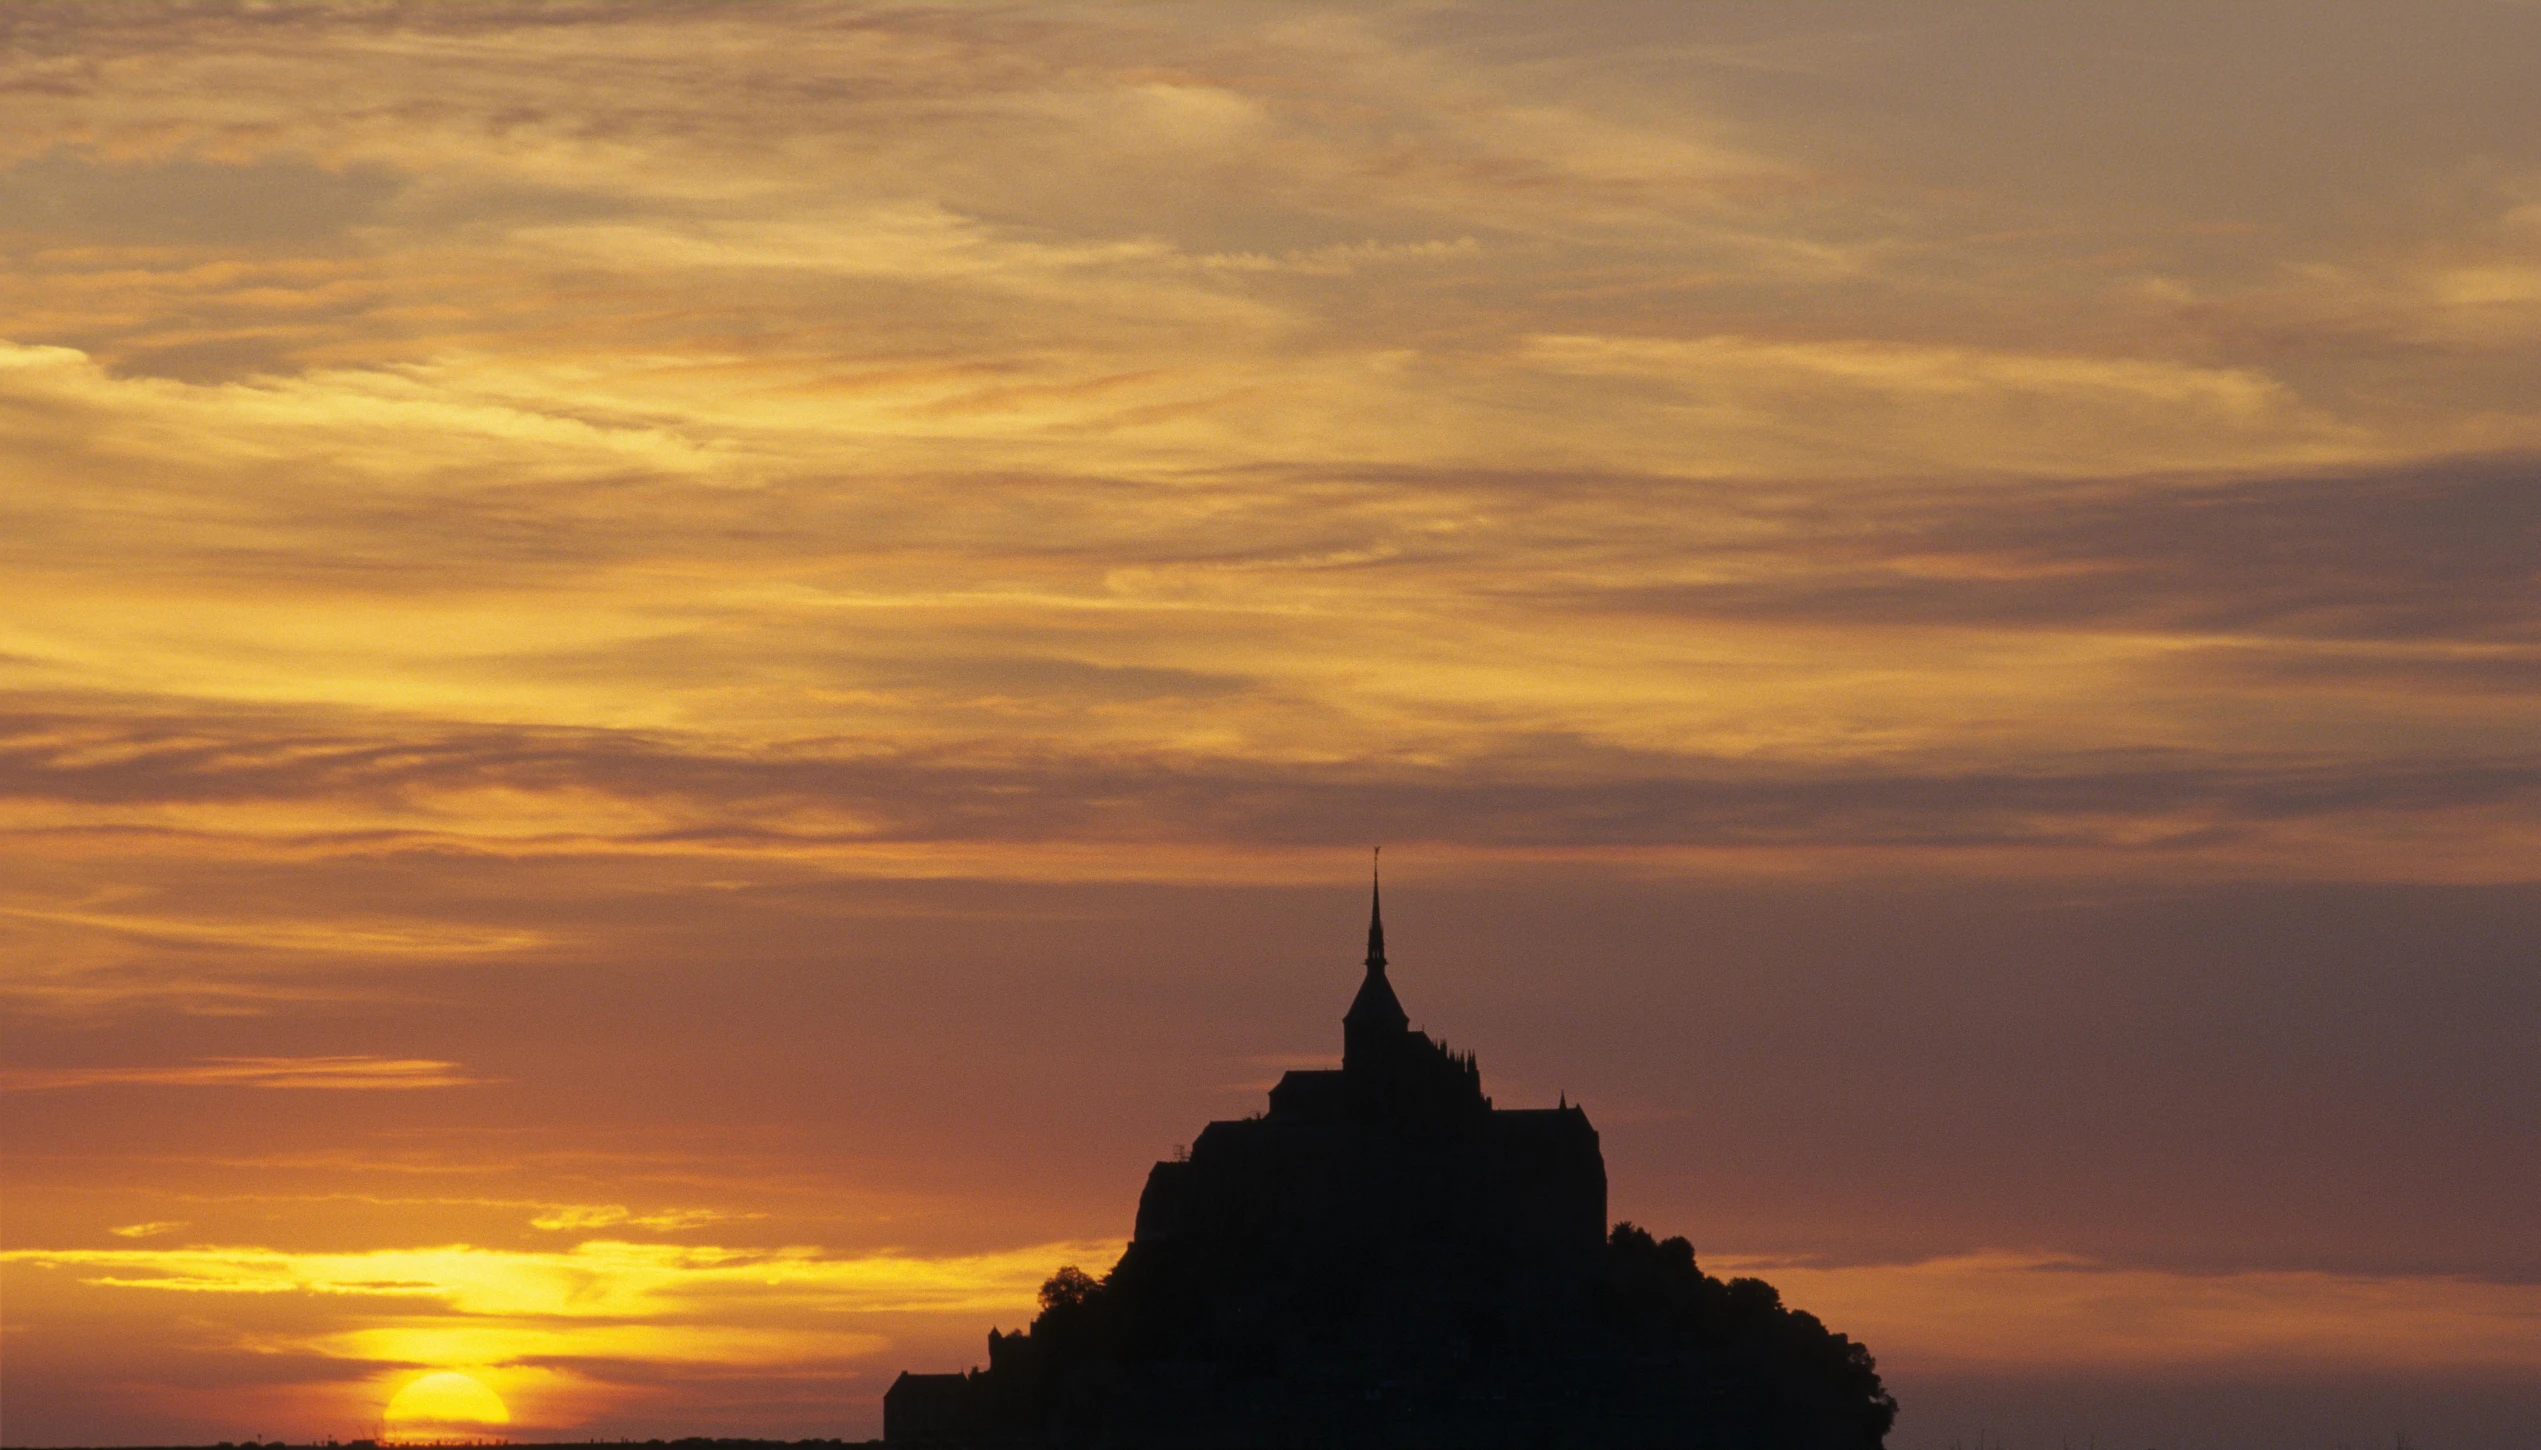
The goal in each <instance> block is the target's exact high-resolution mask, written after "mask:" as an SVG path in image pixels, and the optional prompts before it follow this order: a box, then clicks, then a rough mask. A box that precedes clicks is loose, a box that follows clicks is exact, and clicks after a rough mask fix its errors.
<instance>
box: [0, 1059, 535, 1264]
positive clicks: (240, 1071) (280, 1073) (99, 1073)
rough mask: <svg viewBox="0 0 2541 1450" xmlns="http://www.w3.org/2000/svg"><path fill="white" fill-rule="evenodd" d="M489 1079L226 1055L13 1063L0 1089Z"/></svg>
mask: <svg viewBox="0 0 2541 1450" xmlns="http://www.w3.org/2000/svg"><path fill="white" fill-rule="evenodd" d="M485 1080H486V1079H484V1078H479V1077H470V1076H468V1075H466V1073H465V1072H463V1071H462V1070H461V1069H460V1067H459V1065H458V1064H457V1063H455V1062H433V1061H429V1060H425V1059H421V1058H388V1057H366V1056H343V1057H226V1058H211V1059H208V1060H206V1061H202V1062H196V1063H190V1064H187V1065H185V1066H182V1067H52V1068H11V1069H9V1070H8V1071H6V1072H0V1092H31V1091H47V1090H57V1089H62V1088H94V1087H245V1088H285V1089H293V1090H300V1091H313V1092H403V1091H411V1090H414V1089H419V1088H445V1087H467V1086H470V1085H473V1084H476V1083H481V1082H484V1081H485ZM181 1227H183V1225H182V1224H168V1223H157V1224H139V1225H136V1226H134V1227H133V1228H130V1229H116V1230H115V1232H116V1233H119V1234H127V1235H130V1236H133V1237H142V1236H146V1235H148V1234H153V1233H158V1232H163V1231H166V1230H171V1229H176V1228H181Z"/></svg>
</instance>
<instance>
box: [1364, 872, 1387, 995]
mask: <svg viewBox="0 0 2541 1450" xmlns="http://www.w3.org/2000/svg"><path fill="white" fill-rule="evenodd" d="M1384 854H1385V848H1384V847H1383V846H1379V847H1377V848H1376V851H1375V853H1374V856H1373V857H1372V858H1371V860H1370V862H1369V865H1368V962H1367V966H1368V970H1369V971H1371V972H1382V971H1384V970H1385V883H1384V881H1383V880H1382V879H1380V878H1379V876H1378V872H1377V868H1378V866H1379V865H1381V864H1382V861H1381V859H1380V858H1382V857H1383V856H1384Z"/></svg>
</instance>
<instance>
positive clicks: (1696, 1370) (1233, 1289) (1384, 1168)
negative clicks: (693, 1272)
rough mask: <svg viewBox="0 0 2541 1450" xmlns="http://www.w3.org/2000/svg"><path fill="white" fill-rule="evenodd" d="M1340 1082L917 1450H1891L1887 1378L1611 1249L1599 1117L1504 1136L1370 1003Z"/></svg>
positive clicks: (1204, 1175) (1058, 1309) (1477, 1082)
mask: <svg viewBox="0 0 2541 1450" xmlns="http://www.w3.org/2000/svg"><path fill="white" fill-rule="evenodd" d="M1341 1041H1342V1052H1341V1067H1340V1070H1339V1071H1330V1070H1324V1071H1312V1072H1308V1071H1297V1072H1290V1073H1288V1074H1287V1075H1286V1076H1284V1077H1282V1078H1281V1079H1280V1081H1279V1085H1278V1086H1277V1087H1274V1088H1272V1089H1271V1094H1270V1111H1269V1112H1267V1113H1263V1114H1258V1115H1256V1116H1253V1117H1249V1118H1245V1119H1243V1120H1242V1121H1240V1122H1221V1123H1211V1124H1209V1126H1208V1128H1207V1129H1206V1130H1204V1131H1203V1132H1202V1133H1201V1134H1200V1137H1199V1140H1198V1141H1197V1142H1195V1143H1193V1144H1192V1145H1191V1151H1190V1154H1189V1156H1188V1157H1187V1158H1181V1157H1178V1158H1176V1159H1175V1160H1173V1161H1171V1162H1166V1163H1159V1164H1157V1165H1156V1166H1155V1168H1154V1169H1153V1170H1151V1171H1150V1172H1149V1174H1148V1176H1147V1191H1146V1192H1145V1193H1144V1194H1143V1195H1141V1196H1140V1198H1139V1201H1138V1225H1137V1229H1136V1232H1135V1235H1134V1237H1133V1238H1132V1239H1131V1241H1130V1244H1129V1248H1128V1250H1127V1251H1126V1252H1125V1253H1123V1254H1122V1255H1121V1259H1120V1262H1119V1263H1117V1264H1115V1265H1113V1267H1112V1270H1111V1272H1110V1273H1108V1274H1105V1275H1104V1276H1103V1277H1102V1278H1100V1279H1096V1278H1093V1277H1092V1276H1090V1275H1087V1274H1085V1273H1084V1272H1082V1271H1080V1270H1078V1269H1075V1268H1073V1267H1070V1268H1063V1269H1061V1270H1060V1271H1059V1272H1058V1273H1057V1275H1055V1276H1054V1277H1053V1278H1051V1280H1050V1281H1049V1282H1048V1283H1047V1284H1045V1285H1043V1286H1042V1290H1041V1313H1040V1315H1039V1317H1037V1318H1036V1319H1034V1320H1033V1322H1032V1327H1031V1328H1030V1329H1028V1330H1024V1331H1020V1332H1017V1333H1014V1334H1000V1333H998V1332H997V1331H995V1330H993V1329H992V1330H990V1331H989V1335H988V1368H986V1369H985V1370H978V1369H974V1370H972V1371H971V1372H970V1373H968V1374H905V1373H904V1374H902V1375H901V1376H900V1377H899V1379H898V1380H897V1381H895V1382H894V1383H893V1384H892V1386H891V1389H890V1391H889V1392H888V1393H887V1394H885V1395H884V1396H883V1401H882V1405H883V1412H882V1413H883V1437H884V1439H885V1441H886V1442H887V1443H889V1444H890V1445H892V1446H895V1447H914V1446H929V1447H960V1450H989V1447H998V1450H1005V1447H1013V1450H1026V1447H1049V1450H1074V1447H1088V1450H1092V1447H1120V1450H1132V1447H1137V1450H1148V1447H1154V1450H1164V1447H1208V1450H1287V1447H1292V1446H1313V1447H1319V1450H1345V1447H1346V1450H1361V1447H1365V1450H1377V1447H1383V1450H1504V1447H1505V1450H1537V1447H1556V1446H1565V1447H1600V1450H1634V1447H1660V1446H1667V1447H1688V1450H1691V1447H1702V1450H1875V1447H1878V1446H1879V1445H1881V1444H1882V1443H1883V1442H1884V1440H1885V1439H1886V1437H1887V1433H1888V1427H1889V1425H1890V1423H1891V1422H1892V1421H1893V1420H1894V1419H1895V1418H1896V1413H1897V1403H1896V1401H1895V1400H1894V1399H1893V1398H1891V1397H1890V1396H1889V1394H1888V1393H1887V1391H1886V1390H1885V1389H1883V1388H1882V1387H1881V1385H1880V1382H1879V1375H1878V1373H1877V1372H1876V1370H1875V1368H1874V1367H1873V1364H1872V1361H1871V1356H1870V1352H1869V1351H1868V1350H1867V1349H1865V1348H1864V1347H1863V1346H1861V1345H1859V1344H1855V1343H1854V1342H1852V1341H1851V1340H1849V1339H1847V1338H1845V1337H1844V1336H1843V1335H1840V1334H1832V1333H1829V1332H1828V1331H1827V1329H1826V1327H1825V1326H1824V1325H1822V1324H1820V1323H1819V1322H1818V1321H1817V1319H1816V1318H1815V1317H1814V1316H1812V1315H1809V1314H1805V1313H1802V1312H1800V1311H1798V1310H1794V1309H1788V1308H1785V1307H1784V1306H1783V1304H1782V1300H1781V1296H1780V1295H1778V1294H1776V1293H1775V1292H1774V1289H1773V1286H1772V1285H1770V1284H1767V1283H1765V1282H1764V1281H1762V1280H1760V1279H1733V1280H1731V1281H1729V1282H1728V1283H1723V1282H1721V1281H1720V1280H1718V1279H1714V1278H1711V1277H1708V1276H1706V1275H1705V1274H1703V1273H1702V1272H1701V1271H1700V1270H1699V1269H1698V1268H1697V1267H1696V1266H1695V1262H1694V1250H1693V1248H1692V1246H1691V1245H1689V1244H1688V1243H1687V1242H1686V1241H1685V1240H1684V1239H1681V1238H1671V1239H1666V1240H1657V1239H1653V1238H1652V1237H1651V1236H1650V1235H1649V1234H1647V1233H1645V1232H1643V1231H1642V1230H1640V1229H1638V1228H1635V1227H1633V1226H1632V1225H1631V1224H1629V1223H1620V1224H1617V1225H1615V1226H1614V1228H1613V1230H1612V1232H1608V1231H1607V1228H1606V1221H1605V1220H1606V1162H1605V1157H1604V1155H1603V1154H1602V1153H1601V1152H1600V1151H1599V1149H1598V1146H1597V1130H1596V1129H1595V1128H1593V1127H1591V1126H1589V1123H1588V1115H1587V1114H1586V1113H1584V1112H1582V1111H1581V1110H1580V1109H1579V1108H1577V1107H1575V1106H1572V1105H1570V1104H1569V1103H1567V1102H1565V1103H1564V1104H1563V1105H1562V1106H1560V1107H1555V1108H1535V1109H1509V1108H1495V1107H1493V1106H1492V1105H1491V1099H1489V1098H1488V1097H1485V1096H1484V1095H1483V1092H1482V1074H1481V1072H1480V1070H1479V1069H1478V1068H1477V1067H1476V1066H1475V1064H1474V1059H1473V1056H1472V1054H1470V1053H1455V1052H1451V1051H1449V1050H1448V1049H1447V1047H1446V1046H1445V1045H1444V1044H1442V1043H1437V1042H1432V1041H1431V1040H1430V1039H1429V1038H1428V1037H1427V1036H1426V1035H1424V1034H1422V1033H1420V1032H1416V1031H1414V1030H1413V1029H1412V1027H1411V1023H1410V1019H1409V1018H1407V1017H1406V1016H1405V1015H1404V1013H1403V1006H1402V1003H1401V1002H1400V1001H1398V1000H1397V999H1396V998H1395V995H1394V988H1393V986H1392V985H1391V984H1390V983H1388V982H1387V981H1386V979H1385V924H1384V918H1383V912H1382V903H1381V902H1379V901H1373V900H1372V901H1371V904H1370V911H1369V917H1368V956H1367V978H1366V980H1365V981H1364V982H1362V983H1361V984H1360V987H1359V994H1358V997H1357V998H1356V999H1355V1000H1354V1001H1352V1002H1351V1004H1350V1010H1349V1012H1348V1014H1347V1015H1345V1016H1344V1017H1343V1018H1342V1019H1341Z"/></svg>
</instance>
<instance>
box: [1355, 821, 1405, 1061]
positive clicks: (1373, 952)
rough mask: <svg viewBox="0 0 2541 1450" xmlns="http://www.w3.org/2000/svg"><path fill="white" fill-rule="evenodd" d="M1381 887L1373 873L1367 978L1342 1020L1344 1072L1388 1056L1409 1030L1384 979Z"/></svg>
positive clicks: (1370, 884)
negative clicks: (1355, 1065)
mask: <svg viewBox="0 0 2541 1450" xmlns="http://www.w3.org/2000/svg"><path fill="white" fill-rule="evenodd" d="M1380 892H1381V887H1380V885H1379V883H1378V882H1377V880H1376V877H1375V873H1374V871H1373V870H1371V871H1370V873H1369V880H1368V961H1367V967H1368V975H1367V979H1366V980H1365V981H1362V982H1361V983H1359V995H1358V996H1357V997H1355V998H1353V999H1352V1000H1351V1002H1350V1010H1349V1011H1348V1012H1346V1013H1344V1014H1343V1015H1342V1018H1341V1065H1342V1068H1343V1069H1344V1070H1345V1071H1346V1070H1347V1069H1349V1068H1350V1066H1351V1065H1352V1064H1353V1063H1357V1064H1359V1065H1360V1066H1361V1067H1362V1068H1366V1067H1369V1066H1372V1065H1373V1064H1374V1063H1376V1062H1378V1061H1380V1060H1383V1059H1385V1058H1387V1057H1389V1056H1390V1054H1391V1052H1392V1049H1393V1047H1394V1045H1395V1044H1397V1043H1399V1042H1400V1041H1401V1040H1402V1037H1403V1034H1404V1033H1406V1032H1408V1031H1410V1030H1411V1026H1412V1019H1411V1018H1410V1016H1408V1015H1407V1014H1405V1012H1404V1011H1403V1004H1402V1003H1401V1002H1400V1001H1398V1000H1397V999H1396V998H1395V996H1394V987H1393V984H1392V983H1390V982H1388V981H1386V980H1385V911H1384V901H1383V899H1382V896H1381V894H1380Z"/></svg>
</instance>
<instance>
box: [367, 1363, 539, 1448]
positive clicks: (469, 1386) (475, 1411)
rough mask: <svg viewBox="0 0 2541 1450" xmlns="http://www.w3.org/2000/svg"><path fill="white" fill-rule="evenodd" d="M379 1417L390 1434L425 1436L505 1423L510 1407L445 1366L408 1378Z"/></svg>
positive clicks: (400, 1437)
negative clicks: (429, 1372)
mask: <svg viewBox="0 0 2541 1450" xmlns="http://www.w3.org/2000/svg"><path fill="white" fill-rule="evenodd" d="M380 1420H381V1422H382V1427H383V1428H384V1429H385V1430H386V1432H387V1434H388V1435H389V1437H390V1438H393V1439H398V1440H417V1439H426V1440H428V1439H438V1438H443V1437H447V1436H452V1435H462V1434H470V1433H475V1432H481V1431H484V1430H487V1429H490V1428H492V1427H494V1426H497V1425H508V1424H510V1423H512V1411H511V1409H510V1407H509V1406H507V1405H505V1404H504V1403H503V1399H502V1396H500V1395H497V1394H496V1393H494V1392H493V1391H492V1390H489V1389H487V1388H486V1387H485V1386H484V1385H483V1384H482V1383H480V1382H478V1381H477V1380H475V1379H472V1378H470V1377H469V1376H467V1375H463V1374H461V1373H459V1372H458V1371H456V1370H446V1369H445V1370H438V1371H435V1372H434V1373H432V1374H428V1375H424V1376H422V1377H420V1378H418V1379H413V1380H409V1381H407V1382H406V1385H405V1387H404V1388H402V1389H400V1390H398V1391H397V1393H396V1394H395V1395H394V1396H392V1397H391V1398H390V1399H389V1401H388V1408H387V1410H386V1411H384V1412H383V1413H382V1414H381V1416H380Z"/></svg>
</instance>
